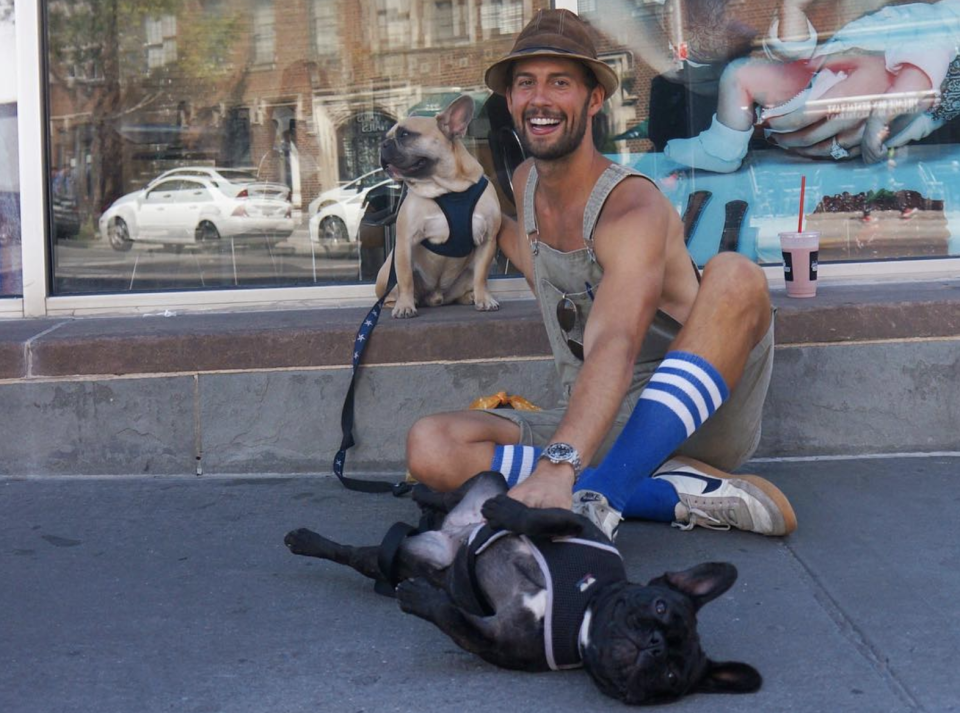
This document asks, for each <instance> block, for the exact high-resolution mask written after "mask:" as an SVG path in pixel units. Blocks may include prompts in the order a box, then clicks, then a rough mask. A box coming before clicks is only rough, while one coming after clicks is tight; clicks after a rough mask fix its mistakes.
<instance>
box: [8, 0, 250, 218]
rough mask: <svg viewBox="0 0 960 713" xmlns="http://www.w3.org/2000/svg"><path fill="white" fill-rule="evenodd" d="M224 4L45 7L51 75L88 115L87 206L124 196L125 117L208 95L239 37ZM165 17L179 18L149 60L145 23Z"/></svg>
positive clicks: (92, 0) (75, 2)
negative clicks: (166, 49)
mask: <svg viewBox="0 0 960 713" xmlns="http://www.w3.org/2000/svg"><path fill="white" fill-rule="evenodd" d="M11 2H12V0H0V3H11ZM224 5H225V4H224V3H222V2H209V0H207V1H204V0H70V1H67V0H50V2H49V3H48V6H47V9H48V12H47V17H48V23H47V28H48V33H49V43H48V46H49V52H50V62H49V71H50V74H51V78H52V79H53V80H54V81H55V82H57V83H58V84H59V85H61V86H63V87H66V88H67V90H68V92H69V93H70V94H71V99H72V102H71V103H72V104H73V105H74V107H73V108H74V110H75V111H77V112H78V113H79V112H80V111H81V110H82V111H85V112H89V116H90V117H91V118H90V122H91V127H90V129H91V138H92V146H91V152H92V153H93V155H94V156H95V157H96V162H97V164H98V170H97V171H96V181H95V186H94V191H93V193H94V195H93V200H94V205H95V206H97V207H99V206H101V205H106V204H108V203H109V202H111V201H112V200H114V199H116V198H117V197H118V196H120V195H122V194H123V193H124V192H125V191H124V185H123V158H124V157H123V139H122V136H121V132H120V129H121V125H122V123H123V121H124V119H125V118H126V117H130V116H133V115H135V114H136V113H137V112H138V111H141V110H144V109H152V110H157V109H159V108H163V107H170V106H172V107H174V109H173V111H174V112H177V109H176V107H177V106H178V105H181V106H182V105H184V104H185V102H184V96H183V92H184V91H189V93H190V94H192V95H194V96H198V97H209V90H210V88H211V86H210V85H211V84H213V83H215V82H216V81H217V78H218V76H222V72H223V67H224V66H227V65H228V64H229V61H228V60H229V58H230V54H231V52H232V51H233V47H234V42H235V39H234V38H235V37H237V36H238V35H241V36H242V33H238V32H237V26H238V23H239V22H240V13H237V12H224V11H223V6H224ZM0 7H2V5H0ZM165 17H173V18H180V21H179V22H176V20H175V22H176V25H175V27H176V30H175V36H174V39H175V42H176V45H175V51H174V53H172V55H171V56H170V57H164V58H163V60H162V61H161V62H157V63H154V62H150V61H148V57H147V55H146V54H145V43H146V40H147V24H148V22H154V23H159V22H160V20H161V18H165ZM185 87H186V89H185Z"/></svg>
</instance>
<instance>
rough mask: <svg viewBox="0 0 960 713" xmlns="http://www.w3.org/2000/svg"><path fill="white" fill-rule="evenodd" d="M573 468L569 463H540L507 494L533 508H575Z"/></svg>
mask: <svg viewBox="0 0 960 713" xmlns="http://www.w3.org/2000/svg"><path fill="white" fill-rule="evenodd" d="M574 480H575V478H574V474H573V466H571V465H570V464H569V463H551V462H549V461H543V460H542V461H540V463H539V464H538V465H537V467H536V469H535V470H534V471H533V472H532V473H531V474H530V475H529V477H527V479H526V480H524V481H523V482H522V483H520V484H519V485H515V486H514V487H513V488H511V489H510V491H509V492H508V493H507V495H509V496H510V497H511V498H514V499H515V500H519V501H520V502H522V503H524V504H525V505H527V506H529V507H532V508H564V509H565V510H569V509H570V508H571V507H572V506H573V483H574Z"/></svg>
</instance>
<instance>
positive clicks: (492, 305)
mask: <svg viewBox="0 0 960 713" xmlns="http://www.w3.org/2000/svg"><path fill="white" fill-rule="evenodd" d="M473 304H474V306H475V307H476V308H477V310H479V311H480V312H496V311H497V310H498V309H500V303H499V302H497V301H496V300H495V299H494V298H493V295H491V294H489V293H488V294H485V295H483V296H482V297H474V300H473Z"/></svg>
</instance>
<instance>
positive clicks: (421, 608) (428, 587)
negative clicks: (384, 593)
mask: <svg viewBox="0 0 960 713" xmlns="http://www.w3.org/2000/svg"><path fill="white" fill-rule="evenodd" d="M445 596H446V595H445V594H444V592H443V591H442V590H440V589H437V588H436V587H434V586H433V585H432V584H430V582H428V581H427V580H425V579H419V578H416V579H405V580H404V581H402V582H400V584H398V585H397V602H398V603H399V604H400V609H401V611H404V612H406V613H407V614H414V615H416V616H421V617H422V616H425V615H426V613H427V612H428V611H429V610H430V609H431V608H432V607H433V606H434V605H436V604H438V603H440V602H442V601H443V600H444V598H445Z"/></svg>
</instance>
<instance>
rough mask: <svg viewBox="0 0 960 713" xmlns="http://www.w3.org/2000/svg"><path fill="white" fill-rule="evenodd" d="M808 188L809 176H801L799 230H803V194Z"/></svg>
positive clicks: (800, 231)
mask: <svg viewBox="0 0 960 713" xmlns="http://www.w3.org/2000/svg"><path fill="white" fill-rule="evenodd" d="M806 190H807V177H806V176H800V218H799V220H797V232H798V233H802V232H803V194H804V192H806Z"/></svg>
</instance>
